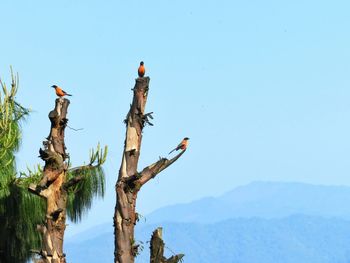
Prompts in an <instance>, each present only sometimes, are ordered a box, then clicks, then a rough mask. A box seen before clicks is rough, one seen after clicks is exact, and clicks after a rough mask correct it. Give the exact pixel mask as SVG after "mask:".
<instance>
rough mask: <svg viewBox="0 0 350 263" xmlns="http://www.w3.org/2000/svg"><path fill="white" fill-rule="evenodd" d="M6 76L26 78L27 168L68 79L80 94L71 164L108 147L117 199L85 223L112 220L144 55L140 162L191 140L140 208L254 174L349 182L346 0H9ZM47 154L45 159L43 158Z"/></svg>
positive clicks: (1, 59)
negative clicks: (147, 118) (148, 120)
mask: <svg viewBox="0 0 350 263" xmlns="http://www.w3.org/2000/svg"><path fill="white" fill-rule="evenodd" d="M1 2H2V3H1V7H0V8H1V23H0V29H1V30H0V32H1V41H0V76H1V77H2V78H3V79H4V80H7V81H8V80H9V66H10V65H13V67H14V69H15V71H17V72H19V74H20V90H19V94H18V101H20V102H21V103H22V104H23V105H25V106H28V107H31V108H32V109H33V113H32V114H31V116H30V118H29V119H28V122H27V123H25V124H24V125H23V129H24V135H23V145H22V148H21V151H20V152H19V154H18V167H19V169H20V170H21V169H22V170H23V169H24V168H25V167H26V165H29V166H33V165H35V164H36V163H38V162H41V161H40V160H39V159H38V158H37V156H38V149H39V147H40V146H41V143H42V141H43V140H44V138H45V137H46V136H47V135H48V132H49V120H48V118H47V114H48V112H49V111H50V110H51V109H52V108H53V105H54V100H55V95H54V93H53V90H52V89H51V88H50V86H51V85H53V84H57V85H60V86H62V87H63V89H64V90H66V91H68V92H70V93H72V94H73V95H74V96H73V97H72V98H71V105H70V108H69V125H70V126H72V127H74V128H84V130H82V131H79V132H75V131H72V130H67V133H66V143H67V147H68V151H69V153H70V155H71V159H72V161H73V164H74V165H80V164H81V163H82V162H84V161H87V160H88V150H89V149H90V148H91V147H93V146H95V145H96V143H97V142H98V141H100V142H101V143H102V144H108V146H109V155H108V161H107V163H106V165H105V170H106V174H107V195H106V198H105V200H104V201H99V202H97V203H96V205H95V206H94V208H93V210H92V211H91V212H90V213H89V215H88V216H87V218H86V220H85V221H84V222H83V223H82V224H81V225H80V226H79V227H77V226H70V227H69V228H68V229H67V234H68V235H69V234H70V233H73V232H74V231H79V229H82V228H84V227H88V226H91V225H93V224H99V223H102V222H106V221H111V220H112V216H113V211H114V203H115V194H114V184H115V180H116V175H117V173H118V169H119V165H120V161H121V153H122V148H123V140H124V132H125V129H124V125H123V123H122V121H123V119H124V117H125V115H126V113H127V111H128V108H129V104H130V102H131V97H132V93H131V90H130V89H131V88H132V87H133V85H134V79H135V78H136V69H137V66H138V63H139V62H140V60H143V61H145V65H146V68H147V75H149V76H150V78H151V85H150V93H149V101H148V104H147V111H153V112H154V117H155V120H154V124H155V126H154V127H147V128H146V129H145V131H144V140H143V145H142V152H141V161H140V167H139V168H140V169H142V168H143V167H144V166H145V165H147V164H150V163H151V162H153V161H155V160H157V159H158V157H159V156H166V155H167V153H168V151H169V150H170V149H171V148H172V147H174V146H175V145H177V143H178V142H179V141H180V140H181V138H183V137H184V136H188V137H190V138H191V140H190V148H189V150H188V151H187V152H186V154H185V155H184V156H183V158H181V159H180V160H179V161H178V162H177V163H175V164H174V165H173V166H172V167H170V168H169V169H168V170H166V171H164V172H163V173H162V174H161V175H160V176H159V177H158V178H157V179H155V180H153V181H151V182H150V183H149V184H148V185H146V186H145V187H144V189H142V191H141V193H140V195H139V199H138V210H139V211H140V212H141V214H147V213H149V212H150V211H152V210H154V209H156V208H158V207H161V206H164V205H167V204H173V203H179V202H187V201H190V200H194V199H197V198H200V197H203V196H208V195H219V194H221V193H224V192H225V191H228V190H230V189H232V188H234V187H236V186H238V185H242V184H246V183H249V182H251V181H255V180H270V181H298V182H308V183H314V184H337V185H350V166H349V164H350V162H349V160H350V154H349V149H350V139H349V134H350V122H349V119H350V118H349V117H350V104H349V100H350V89H349V87H350V80H349V70H350V49H349V47H350V34H349V28H350V18H349V10H350V3H349V2H348V1H320V0H317V1H316V0H315V1H301V0H297V1H277V0H276V1H272V0H268V1H258V0H256V1H233V0H217V1H205V0H194V1H185V0H179V1H168V0H158V1H154V0H152V1H135V0H131V1H86V0H84V1H82V0H76V1H72V0H63V1H56V2H52V1H14V0H11V1H10V0H2V1H1ZM41 163H42V162H41Z"/></svg>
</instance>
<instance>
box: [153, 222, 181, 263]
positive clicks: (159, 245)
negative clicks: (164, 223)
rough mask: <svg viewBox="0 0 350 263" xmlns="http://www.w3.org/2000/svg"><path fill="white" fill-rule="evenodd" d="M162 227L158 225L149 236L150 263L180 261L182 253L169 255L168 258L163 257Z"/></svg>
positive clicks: (174, 262) (175, 262) (173, 262)
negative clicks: (150, 236)
mask: <svg viewBox="0 0 350 263" xmlns="http://www.w3.org/2000/svg"><path fill="white" fill-rule="evenodd" d="M162 232H163V230H162V228H161V227H159V228H157V229H156V230H154V231H153V234H152V238H151V247H150V249H151V260H150V262H151V263H177V262H181V260H182V258H183V257H184V255H183V254H178V255H175V256H171V257H170V258H169V259H166V258H165V257H164V246H165V244H164V241H163V239H162Z"/></svg>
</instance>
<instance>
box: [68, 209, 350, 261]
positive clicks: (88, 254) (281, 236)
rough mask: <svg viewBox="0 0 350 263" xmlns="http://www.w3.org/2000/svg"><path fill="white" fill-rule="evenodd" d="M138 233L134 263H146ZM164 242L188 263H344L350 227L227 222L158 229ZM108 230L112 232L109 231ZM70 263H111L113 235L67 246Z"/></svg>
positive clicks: (304, 221) (292, 220)
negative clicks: (137, 251) (136, 255)
mask: <svg viewBox="0 0 350 263" xmlns="http://www.w3.org/2000/svg"><path fill="white" fill-rule="evenodd" d="M157 226H158V225H142V226H140V227H138V228H137V236H136V239H137V240H141V241H143V242H144V251H143V253H142V254H141V256H139V257H138V258H137V260H136V262H137V263H146V262H147V263H149V248H148V247H149V244H148V243H146V241H148V240H149V239H150V236H151V233H152V231H153V230H154V229H155V228H156V227H157ZM162 226H163V228H164V231H163V232H164V233H163V234H164V240H165V242H166V245H167V247H168V248H169V249H167V253H168V255H169V254H171V252H170V249H171V250H173V251H174V252H175V253H180V252H181V253H184V254H185V255H186V256H185V258H184V262H188V263H214V262H215V263H231V262H232V263H272V262H273V263H349V262H350V221H346V220H341V219H324V218H321V217H310V216H302V215H299V216H291V217H288V218H283V219H261V218H251V219H244V218H241V219H231V220H227V221H224V222H219V223H215V224H207V225H203V224H198V223H197V224H195V223H163V224H162ZM109 229H110V230H111V228H110V227H109ZM66 252H67V256H68V262H70V263H95V262H113V261H112V260H113V233H112V231H110V232H108V233H106V232H105V233H104V234H101V235H99V236H95V237H94V238H93V239H90V240H84V241H82V242H77V240H75V242H73V243H72V242H67V244H66Z"/></svg>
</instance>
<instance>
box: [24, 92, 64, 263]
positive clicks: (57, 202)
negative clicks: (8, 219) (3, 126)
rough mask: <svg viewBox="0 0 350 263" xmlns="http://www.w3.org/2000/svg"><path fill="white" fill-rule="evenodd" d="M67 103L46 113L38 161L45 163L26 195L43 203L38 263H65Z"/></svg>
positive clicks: (61, 100)
mask: <svg viewBox="0 0 350 263" xmlns="http://www.w3.org/2000/svg"><path fill="white" fill-rule="evenodd" d="M69 103H70V102H69V100H68V99H63V98H58V99H56V104H55V109H54V110H52V111H51V112H50V113H49V119H50V121H51V129H50V134H49V136H48V138H47V141H45V142H43V145H44V149H40V150H39V153H40V157H41V159H43V160H44V161H45V166H44V170H43V177H42V179H41V181H40V183H39V184H38V185H33V184H32V185H30V187H29V191H31V192H32V193H34V194H37V195H39V196H41V197H43V198H45V199H46V204H47V207H46V218H45V223H44V224H42V225H38V226H37V229H38V231H39V232H40V233H41V234H42V250H41V251H40V255H41V258H40V261H39V262H43V263H65V262H66V259H65V254H64V253H63V238H64V231H65V229H66V204H67V191H66V190H65V188H64V187H62V186H63V184H64V182H65V181H66V170H67V165H66V163H65V162H64V161H65V159H66V157H67V154H66V147H65V143H64V130H65V128H66V125H67V122H68V119H67V118H66V115H67V109H68V106H69Z"/></svg>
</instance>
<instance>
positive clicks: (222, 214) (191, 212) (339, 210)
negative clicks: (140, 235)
mask: <svg viewBox="0 0 350 263" xmlns="http://www.w3.org/2000/svg"><path fill="white" fill-rule="evenodd" d="M348 203H350V187H344V186H319V185H309V184H302V183H276V182H254V183H251V184H248V185H246V186H241V187H238V188H236V189H234V190H233V191H231V192H228V193H226V194H224V195H222V196H220V197H216V198H214V197H210V198H203V199H200V200H197V201H194V202H191V203H188V204H179V205H172V206H167V207H164V208H160V209H158V210H156V211H154V212H153V213H151V214H149V215H148V216H147V217H146V218H147V222H149V223H158V222H197V223H199V222H200V223H214V222H220V221H223V220H226V219H230V218H240V217H244V218H250V217H254V216H256V217H261V218H267V219H268V218H283V217H287V216H290V215H293V214H305V215H311V216H322V217H338V218H343V219H350V206H347V205H345V204H348Z"/></svg>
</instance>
